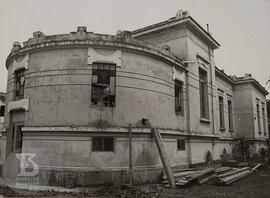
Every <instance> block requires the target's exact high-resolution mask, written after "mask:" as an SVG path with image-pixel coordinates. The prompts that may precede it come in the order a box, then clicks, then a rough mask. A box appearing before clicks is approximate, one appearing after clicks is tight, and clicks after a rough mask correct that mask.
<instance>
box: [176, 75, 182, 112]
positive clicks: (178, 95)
mask: <svg viewBox="0 0 270 198" xmlns="http://www.w3.org/2000/svg"><path fill="white" fill-rule="evenodd" d="M174 91H175V110H176V112H178V113H180V114H181V115H183V113H184V105H183V83H182V82H181V81H179V80H175V85H174Z"/></svg>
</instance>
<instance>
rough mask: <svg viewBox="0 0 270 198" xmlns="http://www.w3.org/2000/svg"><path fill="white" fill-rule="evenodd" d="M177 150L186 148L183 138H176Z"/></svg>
mask: <svg viewBox="0 0 270 198" xmlns="http://www.w3.org/2000/svg"><path fill="white" fill-rule="evenodd" d="M177 150H178V151H185V150H186V141H185V139H177Z"/></svg>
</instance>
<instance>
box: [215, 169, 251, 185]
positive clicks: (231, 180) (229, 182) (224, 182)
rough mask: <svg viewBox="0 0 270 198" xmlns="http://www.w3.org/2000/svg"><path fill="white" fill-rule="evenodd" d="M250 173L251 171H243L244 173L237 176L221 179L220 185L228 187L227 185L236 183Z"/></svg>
mask: <svg viewBox="0 0 270 198" xmlns="http://www.w3.org/2000/svg"><path fill="white" fill-rule="evenodd" d="M251 173H252V171H251V170H245V171H242V172H239V173H237V174H234V175H231V176H228V177H226V178H222V179H221V180H220V181H221V184H224V185H228V184H231V183H233V182H235V181H238V180H240V179H242V178H244V177H246V176H248V175H250V174H251Z"/></svg>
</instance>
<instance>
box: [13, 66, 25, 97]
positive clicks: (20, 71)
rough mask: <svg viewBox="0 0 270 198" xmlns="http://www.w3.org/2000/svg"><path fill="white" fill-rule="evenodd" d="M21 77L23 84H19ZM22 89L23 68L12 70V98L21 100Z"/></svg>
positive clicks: (22, 95) (23, 87)
mask: <svg viewBox="0 0 270 198" xmlns="http://www.w3.org/2000/svg"><path fill="white" fill-rule="evenodd" d="M22 77H23V78H24V81H23V85H22V84H21V78H22ZM18 83H19V86H18ZM24 89H25V69H24V68H23V69H18V70H16V71H14V100H21V99H23V98H24Z"/></svg>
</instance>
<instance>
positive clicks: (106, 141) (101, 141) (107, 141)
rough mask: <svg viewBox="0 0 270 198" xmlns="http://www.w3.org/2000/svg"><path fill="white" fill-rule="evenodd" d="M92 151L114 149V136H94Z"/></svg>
mask: <svg viewBox="0 0 270 198" xmlns="http://www.w3.org/2000/svg"><path fill="white" fill-rule="evenodd" d="M92 151H112V152H113V151H114V138H111V137H93V138H92Z"/></svg>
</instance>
